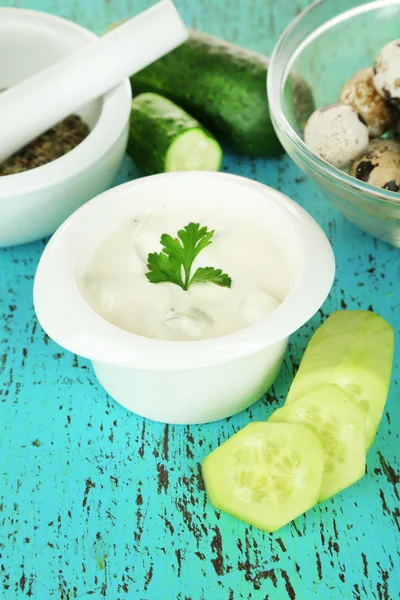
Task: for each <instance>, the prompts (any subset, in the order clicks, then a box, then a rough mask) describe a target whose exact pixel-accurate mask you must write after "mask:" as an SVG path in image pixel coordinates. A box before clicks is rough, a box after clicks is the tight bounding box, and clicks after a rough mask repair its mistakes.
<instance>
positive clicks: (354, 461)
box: [268, 385, 366, 502]
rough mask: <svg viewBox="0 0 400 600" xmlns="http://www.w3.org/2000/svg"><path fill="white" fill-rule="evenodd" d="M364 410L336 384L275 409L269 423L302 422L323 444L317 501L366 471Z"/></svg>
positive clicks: (324, 498) (337, 490)
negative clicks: (322, 459) (320, 480)
mask: <svg viewBox="0 0 400 600" xmlns="http://www.w3.org/2000/svg"><path fill="white" fill-rule="evenodd" d="M365 416H366V415H365V411H364V410H363V409H362V408H361V407H360V406H358V405H357V404H356V403H355V402H353V400H351V398H350V397H349V396H348V395H347V394H346V393H345V392H344V391H343V390H342V389H341V388H340V387H339V386H337V385H327V386H324V387H321V388H320V389H318V390H315V391H314V392H311V393H310V394H308V395H307V396H304V397H303V398H301V399H300V400H297V402H293V403H292V404H287V405H285V406H284V407H283V408H278V410H276V411H275V412H274V413H273V414H272V415H271V417H270V418H269V421H268V422H273V423H275V422H284V423H303V424H304V425H307V426H308V427H311V429H313V431H315V433H317V434H318V435H319V437H320V438H321V441H322V444H323V446H324V474H323V476H322V483H321V490H320V493H319V497H318V501H319V502H323V501H324V500H326V499H327V498H330V497H331V496H333V495H334V494H337V493H338V492H340V491H342V490H344V489H345V488H347V487H349V486H350V485H352V484H353V483H355V482H356V481H358V480H359V479H361V477H362V476H363V475H364V473H365V456H366V444H365Z"/></svg>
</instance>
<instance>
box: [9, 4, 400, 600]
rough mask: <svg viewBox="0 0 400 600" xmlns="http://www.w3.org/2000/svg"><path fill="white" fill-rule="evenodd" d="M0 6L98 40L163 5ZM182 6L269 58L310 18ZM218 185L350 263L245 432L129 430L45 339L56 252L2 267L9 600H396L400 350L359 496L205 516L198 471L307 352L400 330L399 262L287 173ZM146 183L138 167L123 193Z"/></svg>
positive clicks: (132, 423)
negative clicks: (385, 325)
mask: <svg viewBox="0 0 400 600" xmlns="http://www.w3.org/2000/svg"><path fill="white" fill-rule="evenodd" d="M332 1H333V0H332ZM5 4H6V5H7V6H21V5H23V6H24V7H26V8H32V9H40V10H44V11H48V12H51V13H54V14H58V15H61V16H63V17H67V18H69V19H73V20H75V21H77V22H79V23H81V24H82V25H84V26H86V27H88V28H90V29H93V30H94V31H96V32H98V33H100V32H101V31H102V30H103V29H104V27H105V26H106V25H107V24H108V23H109V22H111V21H113V20H117V19H121V18H124V17H128V16H130V15H133V14H135V13H137V12H139V11H140V10H143V9H144V8H145V7H147V6H148V5H149V4H150V2H149V1H147V0H105V1H104V2H102V1H101V0H63V1H62V0H25V1H24V2H23V1H21V0H14V1H6V2H5ZM176 4H177V6H178V8H179V10H180V11H181V13H182V15H183V17H184V18H185V20H186V22H187V24H190V25H193V26H195V27H197V28H199V29H202V30H205V31H207V32H209V33H212V34H215V35H220V36H223V37H226V38H227V39H230V40H232V41H236V42H239V43H241V44H243V45H244V46H248V47H249V48H253V49H255V50H258V51H260V52H265V53H268V54H270V53H271V51H272V48H273V45H274V43H275V42H276V40H277V38H278V36H279V34H280V32H281V31H282V29H283V28H284V27H285V26H286V24H287V23H288V22H289V21H290V20H291V19H292V18H293V17H294V16H295V14H296V13H297V12H298V11H299V10H300V9H301V8H302V7H304V6H305V5H306V1H305V0H302V1H301V0H297V1H296V2H294V0H293V1H291V0H288V1H287V2H283V0H275V1H273V0H252V1H251V0H225V1H224V2H223V1H222V0H221V1H220V0H197V1H194V0H176ZM3 5H4V0H3ZM223 168H224V170H225V171H229V172H232V173H239V174H241V175H246V176H249V177H251V178H254V179H257V180H258V181H261V182H264V183H268V184H269V185H272V186H274V187H276V188H277V189H279V190H282V191H283V192H284V193H286V194H288V195H289V196H290V197H291V198H293V199H294V200H295V201H297V202H299V203H300V204H301V205H302V206H304V207H305V208H306V209H307V210H308V211H309V212H310V213H311V214H312V215H313V216H314V217H315V218H316V219H317V221H318V222H319V223H320V224H321V226H322V227H323V228H324V230H325V232H326V233H327V235H328V236H329V238H330V240H331V242H332V244H333V248H334V251H335V255H336V261H337V277H336V281H335V284H334V287H333V289H332V293H331V294H330V297H329V299H328V300H327V301H326V303H325V305H324V306H323V307H322V309H321V310H320V311H319V314H317V315H316V316H315V317H314V318H313V319H312V320H311V321H310V322H309V323H308V324H307V325H306V326H304V327H303V328H302V329H301V331H299V332H298V333H297V334H296V335H294V336H293V337H292V339H291V343H290V346H289V349H288V352H287V356H286V360H285V363H284V366H283V368H282V371H281V373H280V375H279V378H278V380H277V382H276V384H275V386H274V387H273V389H271V390H270V392H269V393H268V395H267V396H266V397H265V398H262V399H261V400H260V401H259V402H258V403H257V404H255V405H254V406H253V407H251V408H250V409H249V410H247V411H245V412H243V413H242V414H239V415H237V416H235V417H234V418H231V419H227V420H225V421H222V422H218V423H213V424H210V425H203V426H195V427H193V426H191V427H183V426H168V425H166V426H164V425H161V424H157V423H153V422H150V421H145V420H144V419H142V418H139V417H137V416H135V415H134V414H130V413H128V412H127V411H126V410H124V409H123V408H122V407H121V406H119V405H117V404H116V403H114V402H113V401H112V400H111V399H110V398H109V397H107V395H106V394H105V392H104V391H103V390H102V389H100V387H99V386H98V385H97V383H96V381H95V378H94V376H93V373H92V371H91V368H90V366H89V364H88V362H87V361H85V360H81V359H78V358H77V357H76V356H73V355H71V354H69V353H68V352H64V351H63V350H62V349H61V348H59V347H58V346H57V345H56V344H54V343H53V342H52V341H51V340H49V338H48V337H47V336H46V335H45V334H44V333H43V331H42V330H41V328H40V326H39V325H38V323H37V321H36V319H35V315H34V311H33V307H32V283H33V278H34V274H35V269H36V266H37V263H38V260H39V258H40V255H41V252H42V251H43V248H44V245H45V242H38V243H35V244H30V245H27V246H23V247H18V248H10V249H6V250H1V251H0V319H1V321H0V598H1V600H20V599H23V598H34V599H35V600H48V599H50V598H56V599H60V600H72V599H74V598H78V599H79V600H83V599H86V598H94V599H99V600H101V598H109V599H111V600H120V599H121V600H122V599H125V598H126V599H129V600H131V599H132V600H189V599H190V600H239V599H243V600H249V599H252V600H253V599H256V600H258V599H260V600H264V599H270V600H285V599H287V598H288V599H289V600H313V599H321V600H336V599H338V600H339V599H340V600H345V599H346V600H347V599H348V600H350V599H351V600H374V599H377V600H395V599H396V598H400V592H399V588H400V574H399V573H400V558H399V556H400V554H399V552H400V541H399V536H400V510H399V481H400V477H399V432H400V403H399V392H400V387H399V377H400V371H399V362H400V352H399V351H398V352H397V356H396V361H395V367H394V373H393V380H392V387H391V392H390V395H389V399H388V403H387V410H386V412H385V415H384V418H383V421H382V423H381V426H380V429H379V433H378V436H377V440H376V443H375V445H374V447H373V449H372V450H371V452H370V453H369V455H368V468H367V475H366V476H365V477H364V478H363V479H362V480H361V481H360V482H359V483H357V484H356V485H354V486H353V487H351V488H350V489H348V490H346V491H345V492H344V493H342V494H340V495H338V496H336V497H335V498H334V499H331V500H329V501H327V502H325V503H323V504H321V505H319V506H318V507H317V508H315V509H313V510H311V511H309V512H308V513H307V514H306V515H304V516H302V517H299V518H298V519H297V520H296V521H295V522H294V523H293V524H291V525H289V526H288V527H286V528H284V529H282V530H280V531H279V532H277V533H276V534H274V535H268V534H265V533H262V532H261V531H258V530H256V529H253V528H251V527H247V526H246V525H245V524H243V523H241V522H239V521H236V520H234V519H233V518H231V517H229V516H228V515H226V514H223V513H219V512H217V511H215V510H214V509H213V508H212V507H211V506H210V505H209V504H208V502H207V499H206V496H205V492H204V487H203V482H202V478H201V472H200V462H201V460H202V459H203V457H204V456H205V455H206V454H207V453H208V452H209V451H210V450H211V449H213V448H215V447H216V446H217V444H219V443H221V442H223V441H224V440H226V439H227V438H228V437H229V436H230V435H232V434H233V433H234V432H235V431H237V430H238V429H239V428H241V427H242V426H244V425H245V424H247V423H248V422H249V421H250V420H264V419H266V418H267V417H268V415H269V414H270V413H271V412H272V411H273V410H274V409H275V408H276V407H277V406H278V405H279V404H280V403H282V402H283V400H284V398H285V394H286V392H287V390H288V387H289V384H290V381H291V379H292V377H293V374H294V372H295V371H296V368H297V365H298V362H299V360H300V357H301V355H302V352H303V350H304V348H305V346H306V343H307V341H308V339H309V337H310V335H311V333H312V332H313V331H314V330H315V328H316V327H317V326H318V325H319V323H320V322H321V320H322V319H323V318H324V317H325V316H326V315H327V314H329V313H330V312H331V311H332V310H335V309H338V308H339V309H340V308H346V307H348V308H371V309H373V310H375V311H376V312H378V313H379V314H381V315H382V316H383V317H385V318H386V319H388V320H389V321H390V322H391V324H392V325H393V326H394V327H395V329H396V332H398V331H399V329H400V310H399V292H400V277H399V275H400V271H399V265H400V261H399V258H400V251H399V250H397V249H394V248H391V247H389V246H387V245H385V244H384V243H381V242H378V241H376V240H374V239H372V238H371V237H369V236H368V235H366V234H364V233H362V232H360V231H359V230H357V229H356V228H354V227H353V226H352V225H350V224H349V223H347V222H346V221H345V220H344V219H343V217H342V216H341V215H340V214H338V213H337V212H335V210H334V209H333V208H331V207H330V205H329V204H328V202H327V201H326V200H325V199H324V198H323V197H322V196H321V194H320V193H319V192H317V191H316V189H315V188H314V186H313V184H312V183H311V182H310V181H309V180H308V179H307V178H306V177H304V176H303V174H302V173H301V172H300V171H299V170H298V169H297V167H295V166H294V165H293V164H292V163H291V161H290V160H289V159H288V158H287V157H283V158H281V159H278V160H269V161H266V160H249V159H246V158H239V157H237V156H234V155H230V154H227V155H226V158H225V162H224V167H223ZM136 176H137V173H136V171H135V169H134V167H133V165H132V163H131V162H130V160H129V159H128V158H126V160H125V162H124V165H123V168H122V169H121V172H120V174H119V176H118V178H117V181H115V183H116V184H117V183H121V182H123V181H126V180H128V179H131V178H133V177H136ZM188 402H190V391H189V392H188Z"/></svg>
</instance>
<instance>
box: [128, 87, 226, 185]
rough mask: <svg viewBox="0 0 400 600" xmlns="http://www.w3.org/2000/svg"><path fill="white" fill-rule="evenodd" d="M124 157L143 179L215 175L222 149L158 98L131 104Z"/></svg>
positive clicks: (149, 96)
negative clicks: (201, 173)
mask: <svg viewBox="0 0 400 600" xmlns="http://www.w3.org/2000/svg"><path fill="white" fill-rule="evenodd" d="M128 153H129V154H130V155H131V157H132V158H133V160H134V161H135V163H136V165H137V167H138V168H139V169H140V170H141V171H142V173H144V174H145V175H153V174H155V173H165V172H167V171H218V170H219V169H220V167H221V163H222V148H221V146H220V145H219V143H218V142H217V140H216V139H215V138H213V137H212V135H211V134H210V133H208V131H206V130H205V129H204V128H203V127H202V125H200V123H199V122H198V121H196V119H194V118H193V117H191V116H190V115H189V114H188V113H187V112H185V111H184V110H182V109H181V108H180V107H179V106H176V104H174V103H173V102H171V101H170V100H167V99H166V98H163V97H162V96H159V95H158V94H150V93H149V94H140V96H137V97H136V98H135V99H134V100H133V101H132V108H131V116H130V123H129V139H128Z"/></svg>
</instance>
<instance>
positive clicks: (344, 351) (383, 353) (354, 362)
mask: <svg viewBox="0 0 400 600" xmlns="http://www.w3.org/2000/svg"><path fill="white" fill-rule="evenodd" d="M393 345H394V334H393V329H392V327H391V326H390V325H389V323H387V322H386V321H385V320H384V319H382V317H380V316H378V315H376V314H374V313H372V312H370V311H363V310H354V311H353V310H348V311H338V312H334V313H332V314H331V316H330V317H329V318H328V319H327V320H326V321H325V323H324V324H323V325H322V326H321V327H320V328H319V329H318V330H317V331H316V332H315V334H314V335H313V337H312V339H311V341H310V343H309V344H308V346H307V349H306V351H305V353H304V357H303V360H302V361H301V364H300V368H299V370H298V372H297V375H296V377H295V378H294V381H293V383H292V386H291V388H290V390H289V394H288V397H287V400H286V403H287V404H290V403H292V402H297V401H298V399H299V398H302V397H303V396H305V395H306V394H308V393H309V392H311V391H313V390H316V389H318V388H320V387H321V386H324V385H326V384H329V383H336V384H337V385H339V386H340V387H341V388H342V389H343V390H344V391H345V392H346V393H347V394H348V395H349V396H350V398H351V399H352V400H353V401H354V402H356V403H357V404H359V405H360V406H361V407H362V408H363V409H364V410H365V412H366V439H367V448H370V447H371V446H372V444H373V442H374V438H375V434H376V430H377V429H378V426H379V423H380V420H381V418H382V414H383V409H384V407H385V403H386V398H387V394H388V390H389V384H390V375H391V370H392V362H393Z"/></svg>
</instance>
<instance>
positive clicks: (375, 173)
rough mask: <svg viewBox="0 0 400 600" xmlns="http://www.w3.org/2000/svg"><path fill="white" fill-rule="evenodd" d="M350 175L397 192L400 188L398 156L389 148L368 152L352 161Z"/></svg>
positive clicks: (399, 161) (399, 160) (399, 158)
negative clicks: (382, 150)
mask: <svg viewBox="0 0 400 600" xmlns="http://www.w3.org/2000/svg"><path fill="white" fill-rule="evenodd" d="M350 175H352V176H353V177H356V178H357V179H360V180H361V181H365V182H366V183H369V184H370V185H374V186H375V187H378V188H382V189H384V190H390V191H392V192H398V191H399V190H400V156H399V155H398V154H395V153H394V152H390V151H389V150H386V151H384V152H379V151H378V150H375V151H373V152H368V154H365V155H364V156H362V157H361V158H358V159H357V160H356V161H354V163H353V164H352V166H351V169H350Z"/></svg>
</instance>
